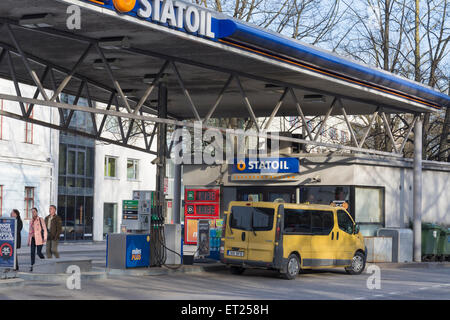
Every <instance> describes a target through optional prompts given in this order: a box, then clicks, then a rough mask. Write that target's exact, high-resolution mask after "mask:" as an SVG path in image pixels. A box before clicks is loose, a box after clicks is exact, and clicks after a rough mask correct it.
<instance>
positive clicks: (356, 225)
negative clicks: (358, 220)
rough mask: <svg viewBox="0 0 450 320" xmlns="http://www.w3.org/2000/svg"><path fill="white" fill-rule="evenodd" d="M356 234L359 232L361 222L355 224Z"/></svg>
mask: <svg viewBox="0 0 450 320" xmlns="http://www.w3.org/2000/svg"><path fill="white" fill-rule="evenodd" d="M353 229H354V232H353V233H354V234H358V233H359V224H355V226H354V228H353Z"/></svg>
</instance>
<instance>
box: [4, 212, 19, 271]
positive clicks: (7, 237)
mask: <svg viewBox="0 0 450 320" xmlns="http://www.w3.org/2000/svg"><path fill="white" fill-rule="evenodd" d="M16 228H17V226H16V219H15V218H1V219H0V268H9V269H13V268H15V267H16V232H17V231H16Z"/></svg>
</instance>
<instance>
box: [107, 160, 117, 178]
mask: <svg viewBox="0 0 450 320" xmlns="http://www.w3.org/2000/svg"><path fill="white" fill-rule="evenodd" d="M105 177H108V178H116V177H117V158H115V157H110V156H106V157H105Z"/></svg>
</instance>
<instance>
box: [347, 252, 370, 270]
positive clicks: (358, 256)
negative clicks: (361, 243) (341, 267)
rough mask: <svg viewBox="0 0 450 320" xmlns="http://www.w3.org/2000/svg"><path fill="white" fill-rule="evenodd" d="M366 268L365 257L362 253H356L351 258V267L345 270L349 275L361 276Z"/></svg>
mask: <svg viewBox="0 0 450 320" xmlns="http://www.w3.org/2000/svg"><path fill="white" fill-rule="evenodd" d="M365 267H366V257H365V256H364V254H363V253H362V252H357V253H355V255H354V256H353V259H352V265H351V266H350V267H347V268H345V271H347V273H349V274H361V273H362V272H363V270H364V268H365Z"/></svg>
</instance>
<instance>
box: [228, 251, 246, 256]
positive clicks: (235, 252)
mask: <svg viewBox="0 0 450 320" xmlns="http://www.w3.org/2000/svg"><path fill="white" fill-rule="evenodd" d="M227 255H229V256H233V257H243V256H244V251H231V250H228V251H227Z"/></svg>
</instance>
